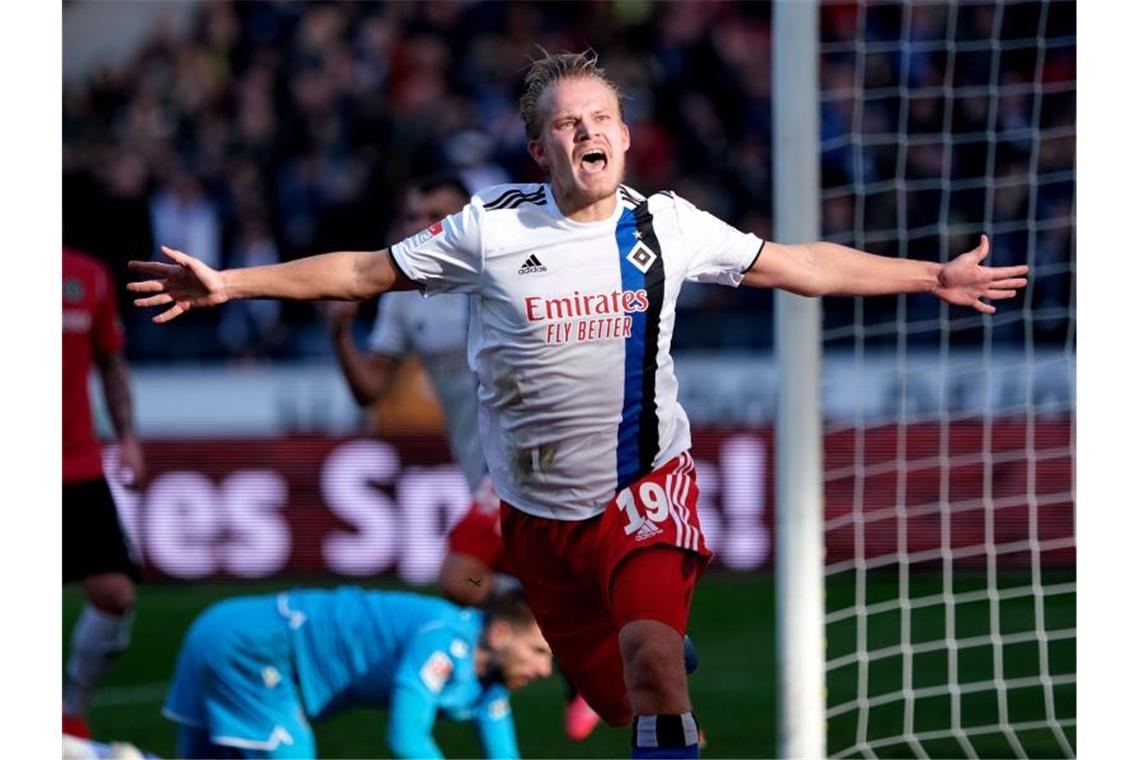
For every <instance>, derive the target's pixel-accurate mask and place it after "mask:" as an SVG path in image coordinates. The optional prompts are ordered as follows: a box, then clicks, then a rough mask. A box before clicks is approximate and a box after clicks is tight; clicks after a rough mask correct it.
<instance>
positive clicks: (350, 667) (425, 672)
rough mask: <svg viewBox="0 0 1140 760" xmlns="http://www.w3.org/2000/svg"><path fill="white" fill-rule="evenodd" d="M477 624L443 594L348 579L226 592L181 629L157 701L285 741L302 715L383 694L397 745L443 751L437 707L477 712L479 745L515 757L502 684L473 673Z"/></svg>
mask: <svg viewBox="0 0 1140 760" xmlns="http://www.w3.org/2000/svg"><path fill="white" fill-rule="evenodd" d="M482 625H483V616H482V614H481V613H479V612H477V611H475V610H469V609H462V608H459V607H456V606H455V605H453V604H451V603H449V602H446V601H443V600H442V599H435V598H431V597H426V596H419V595H416V594H408V593H399V592H380V591H365V590H363V589H360V588H355V587H342V588H338V589H335V590H295V591H289V592H285V593H281V594H278V595H276V596H263V597H244V598H238V599H231V600H227V601H226V602H222V603H220V604H217V605H215V606H214V607H212V608H211V609H209V610H207V611H206V612H205V613H203V614H202V616H200V617H199V618H198V620H197V621H195V623H194V625H193V626H192V628H191V630H190V632H189V633H188V634H187V638H186V642H185V643H184V645H183V650H182V652H181V653H180V655H179V662H178V666H177V668H176V670H175V677H174V682H173V684H172V686H171V693H170V695H169V697H168V699H167V703H166V707H165V709H164V712H165V713H166V714H167V716H168V717H170V718H171V719H173V720H175V721H176V722H179V723H181V724H183V725H186V726H192V727H195V728H199V729H204V730H205V731H206V732H207V733H208V735H209V736H210V739H211V741H212V742H214V743H215V744H219V745H226V746H234V747H239V748H240V747H249V748H256V749H264V750H270V751H274V750H280V751H281V753H286V752H288V751H293V750H296V751H300V750H301V749H302V748H305V747H309V746H312V735H311V730H310V729H309V728H308V725H307V721H306V720H305V718H307V719H308V720H320V719H323V718H327V717H329V716H331V715H335V714H336V713H339V712H342V711H344V710H346V709H349V708H351V707H355V706H360V705H388V707H389V721H388V731H387V740H388V745H389V748H390V749H391V750H392V752H393V753H394V754H395V755H396V756H397V757H443V755H442V754H441V752H440V750H439V747H438V746H437V745H436V743H435V741H434V740H433V739H432V734H431V731H432V726H433V725H434V723H435V718H436V715H437V713H439V712H441V711H442V712H443V714H444V715H446V716H448V717H450V718H452V719H453V720H459V721H474V722H475V724H476V726H477V728H478V730H479V735H480V739H481V741H482V743H483V749H484V753H485V756H486V757H488V758H517V757H518V756H519V752H518V746H517V742H516V739H515V730H514V723H513V721H512V718H511V709H510V702H509V692H508V691H507V689H506V687H504V686H503V685H502V684H497V683H496V684H488V685H484V684H483V683H481V682H480V680H479V678H478V676H477V675H476V673H475V649H476V645H477V643H478V640H479V634H480V632H481V629H482ZM298 702H299V703H300V704H298ZM299 708H300V709H299ZM302 710H303V717H300V716H301V715H302ZM282 756H285V754H282ZM289 756H292V755H289Z"/></svg>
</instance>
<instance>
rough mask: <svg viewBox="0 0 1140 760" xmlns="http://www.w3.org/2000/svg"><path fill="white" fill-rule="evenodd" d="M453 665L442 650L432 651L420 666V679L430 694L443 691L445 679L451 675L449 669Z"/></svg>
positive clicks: (450, 669)
mask: <svg viewBox="0 0 1140 760" xmlns="http://www.w3.org/2000/svg"><path fill="white" fill-rule="evenodd" d="M453 669H454V666H453V665H452V663H451V659H450V658H449V657H448V656H447V655H446V654H444V653H443V652H434V653H432V656H431V657H429V658H428V661H427V662H425V663H424V666H423V667H422V668H420V680H421V681H423V682H424V686H426V687H427V688H428V691H430V692H431V693H432V694H439V693H440V692H441V691H443V685H444V684H445V683H447V679H448V678H450V677H451V671H452V670H453Z"/></svg>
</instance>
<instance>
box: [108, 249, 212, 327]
mask: <svg viewBox="0 0 1140 760" xmlns="http://www.w3.org/2000/svg"><path fill="white" fill-rule="evenodd" d="M162 252H163V253H164V254H166V257H167V258H168V259H170V260H171V261H173V262H174V263H173V264H164V263H162V262H161V261H131V262H128V263H127V266H129V267H130V268H131V269H133V270H134V271H136V272H140V273H142V274H145V275H151V276H153V277H154V278H155V279H152V280H139V281H138V282H129V283H127V290H129V291H131V292H132V293H154V294H155V295H152V296H148V297H146V298H136V299H135V306H139V307H147V306H165V305H166V304H173V305H172V306H171V307H170V308H169V309H167V310H166V311H164V312H162V313H161V314H158V315H156V316H155V317H154V318H153V319H152V320H151V321H152V322H155V323H158V324H161V323H163V322H169V321H170V320H172V319H174V318H175V317H177V316H178V315H180V314H183V313H184V312H187V311H190V309H194V308H201V307H204V306H218V305H220V304H223V303H225V302H226V301H228V300H229V296H228V295H227V294H226V288H225V283H224V282H223V280H222V276H221V274H220V273H218V272H216V271H214V270H213V269H211V268H210V267H208V266H206V265H205V264H203V263H202V262H201V261H199V260H198V259H196V258H194V257H193V256H190V255H188V254H185V253H183V252H182V251H176V250H174V249H173V248H167V247H166V246H165V245H164V246H162Z"/></svg>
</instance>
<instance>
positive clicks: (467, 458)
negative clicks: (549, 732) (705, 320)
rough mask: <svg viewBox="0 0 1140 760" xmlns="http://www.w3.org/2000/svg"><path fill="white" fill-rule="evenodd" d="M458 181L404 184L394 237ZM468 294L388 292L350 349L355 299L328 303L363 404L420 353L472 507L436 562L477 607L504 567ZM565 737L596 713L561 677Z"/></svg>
mask: <svg viewBox="0 0 1140 760" xmlns="http://www.w3.org/2000/svg"><path fill="white" fill-rule="evenodd" d="M470 198H471V194H470V193H469V192H468V190H467V188H466V186H465V185H464V183H463V181H462V180H461V179H459V177H457V176H453V175H439V176H435V177H428V178H425V179H422V180H419V181H416V182H413V183H412V184H411V186H410V188H409V189H408V191H407V193H406V195H405V196H404V199H403V204H402V208H401V212H400V214H399V215H398V217H397V223H396V224H395V225H394V229H393V235H394V236H392V239H393V240H403V239H405V238H408V237H411V236H412V235H414V234H415V233H417V232H419V231H420V230H423V229H427V228H428V226H430V225H431V224H433V223H435V222H438V221H440V220H441V219H444V218H446V217H448V216H450V215H452V214H454V213H456V212H458V211H460V210H461V209H462V208H463V207H464V206H465V205H467V202H468V201H469V200H470ZM471 308H472V302H471V297H470V296H468V295H466V294H462V293H448V294H444V295H441V296H439V297H437V298H433V299H431V300H430V301H429V300H428V299H425V298H424V297H423V296H422V295H420V294H419V293H417V292H412V291H407V292H402V293H388V294H386V295H385V296H384V298H383V299H382V300H381V302H380V307H379V311H378V313H377V315H376V322H375V325H374V326H373V328H372V333H371V335H370V337H369V341H368V351H367V353H362V352H361V351H360V350H358V349H357V347H356V343H355V342H354V341H353V336H352V323H353V319H354V318H355V316H356V314H357V311H358V305H357V303H355V302H336V303H333V304H331V308H330V321H329V325H330V331H331V333H332V340H333V347H334V349H335V352H336V357H337V362H338V363H339V364H340V368H341V370H342V371H343V373H344V377H345V379H346V380H347V382H348V386H349V388H350V389H351V390H352V395H353V397H354V398H355V399H356V402H357V403H358V404H360V406H361V407H362V408H367V407H369V406H371V405H373V404H375V403H377V402H380V401H383V400H384V399H385V398H387V397H388V396H389V395H390V394H392V393H393V391H394V390H395V388H396V377H397V373H398V372H399V369H400V364H401V362H402V360H403V359H404V358H405V357H406V356H407V355H408V354H410V353H415V354H417V355H418V356H419V357H420V360H421V361H422V362H423V365H424V367H425V369H426V370H427V373H428V376H429V377H430V378H431V383H432V387H433V388H434V389H435V394H436V398H437V399H438V400H439V403H440V406H441V407H442V411H443V418H444V422H445V424H446V425H447V440H448V444H449V445H450V447H451V453H452V457H453V458H454V460H455V462H456V463H457V464H458V465H459V469H460V470H461V471H462V472H463V476H464V478H465V479H466V481H467V486H468V488H469V490H470V492H471V494H472V501H471V507H470V509H469V510H468V511H467V513H466V514H465V515H464V516H463V517H462V519H460V521H459V522H458V523H456V524H455V526H453V527H452V529H451V531H450V533H449V534H448V550H447V554H446V556H445V557H444V559H443V562H442V564H441V565H440V570H439V586H440V590H441V591H442V592H443V595H444V596H445V597H447V598H448V599H450V600H451V601H453V602H455V603H456V604H459V605H464V606H480V605H482V604H483V603H485V602H486V601H487V599H488V598H489V597H490V595H491V594H492V593H493V591H494V589H495V587H496V580H495V574H496V573H499V574H508V575H509V574H511V571H510V569H509V567H508V566H507V564H506V560H505V557H504V553H503V537H502V532H501V531H500V529H499V495H498V493H497V492H496V491H495V485H494V483H493V482H492V481H491V479H490V477H488V474H487V463H486V461H485V460H484V458H483V450H482V447H481V445H480V443H479V405H478V399H477V397H476V388H477V385H478V382H477V380H476V378H475V375H474V373H473V372H472V371H471V368H470V366H469V365H468V363H467V331H468V326H469V324H470V322H471ZM567 686H568V692H569V699H568V700H567V704H566V713H565V730H566V735H567V736H568V737H570V738H571V739H573V740H575V741H582V740H583V739H585V738H586V737H587V736H589V735H590V733H591V732H592V731H593V730H594V727H595V726H597V724H598V721H599V720H600V718H599V717H598V714H597V713H596V712H594V711H593V709H591V708H590V706H589V705H588V704H586V700H584V699H583V698H582V697H581V695H579V694H577V692H576V691H575V690H574V688H573V686H572V685H570V684H567Z"/></svg>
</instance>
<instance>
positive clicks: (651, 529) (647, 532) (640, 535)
mask: <svg viewBox="0 0 1140 760" xmlns="http://www.w3.org/2000/svg"><path fill="white" fill-rule="evenodd" d="M661 532H662V531H661V529H660V528H658V527H657V526H656V525H654V524H653V523H651V522H650V521H649V520H646V521H645V522H643V523H642V524H641V530H639V531H637V535H636V536H634V537H633V540H634V541H644V540H645V539H647V538H653V537H654V536H657V535H660V534H661Z"/></svg>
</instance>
